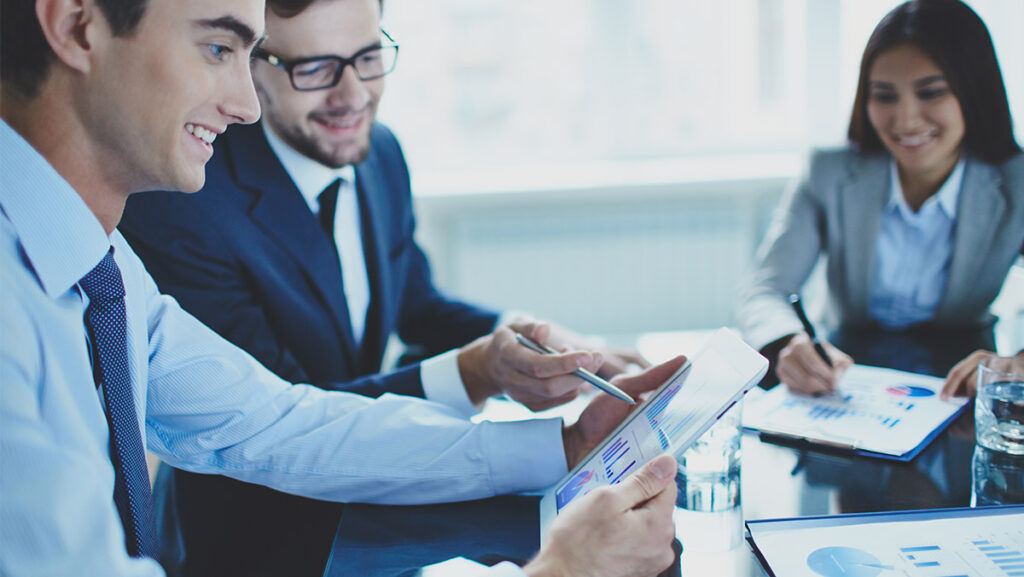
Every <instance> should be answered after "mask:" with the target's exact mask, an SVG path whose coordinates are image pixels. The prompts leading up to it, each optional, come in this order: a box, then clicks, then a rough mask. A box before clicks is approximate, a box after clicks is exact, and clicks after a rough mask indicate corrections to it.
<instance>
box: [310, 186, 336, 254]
mask: <svg viewBox="0 0 1024 577" xmlns="http://www.w3.org/2000/svg"><path fill="white" fill-rule="evenodd" d="M340 188H341V179H340V178H336V179H334V182H332V183H330V184H328V185H327V188H325V189H324V191H323V192H321V193H320V196H318V197H316V199H317V201H318V202H319V203H320V226H321V227H323V229H324V232H326V233H327V238H328V239H330V241H331V246H334V247H335V250H337V246H335V244H334V213H335V211H336V209H337V207H338V190H339V189H340Z"/></svg>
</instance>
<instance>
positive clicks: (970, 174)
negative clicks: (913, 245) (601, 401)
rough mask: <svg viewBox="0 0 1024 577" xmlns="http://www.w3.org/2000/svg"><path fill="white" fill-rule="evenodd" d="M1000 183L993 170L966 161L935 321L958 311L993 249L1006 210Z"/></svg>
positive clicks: (975, 162) (976, 162)
mask: <svg viewBox="0 0 1024 577" xmlns="http://www.w3.org/2000/svg"><path fill="white" fill-rule="evenodd" d="M1000 181H1001V178H1000V176H999V172H998V171H997V170H996V169H995V167H992V166H990V165H988V164H985V163H983V162H979V161H978V160H976V159H972V158H968V160H967V166H966V167H965V170H964V180H963V184H962V185H961V187H960V199H959V200H958V201H957V209H956V210H957V212H956V225H955V226H954V229H953V254H952V256H951V257H950V263H949V281H948V283H947V284H946V290H945V291H944V292H943V294H942V299H941V300H940V301H939V306H938V308H937V309H936V311H935V316H936V318H942V317H943V316H944V315H945V313H946V312H947V311H950V310H955V309H957V308H958V307H960V306H961V303H963V302H965V301H967V300H969V299H968V295H969V294H970V293H971V291H972V290H974V283H975V281H976V279H977V278H978V276H979V275H980V271H979V267H981V266H983V265H984V264H985V258H984V255H987V254H988V253H989V251H990V250H991V248H992V239H994V238H996V233H997V232H999V231H998V229H999V223H1000V219H1001V218H1002V216H1003V215H1004V214H1005V210H1006V199H1004V198H1003V196H1002V195H1001V194H1000V188H999V184H1000Z"/></svg>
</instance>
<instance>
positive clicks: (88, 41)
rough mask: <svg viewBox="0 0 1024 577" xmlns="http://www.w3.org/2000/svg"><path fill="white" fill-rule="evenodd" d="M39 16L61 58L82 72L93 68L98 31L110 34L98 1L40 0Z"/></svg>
mask: <svg viewBox="0 0 1024 577" xmlns="http://www.w3.org/2000/svg"><path fill="white" fill-rule="evenodd" d="M36 18H38V19H39V26H40V28H42V31H43V36H45V37H46V41H47V43H49V45H50V49H51V50H53V52H54V54H55V55H56V56H57V59H58V60H60V61H61V62H63V63H64V64H65V65H67V66H68V67H70V68H72V69H75V70H78V71H80V72H87V71H88V70H89V68H90V65H91V64H90V61H91V56H92V54H93V53H94V52H95V48H96V46H95V41H96V39H97V36H98V34H108V35H109V34H110V27H109V26H108V25H107V21H106V18H104V17H103V16H102V14H101V13H100V12H99V7H98V6H96V3H95V1H94V0H36Z"/></svg>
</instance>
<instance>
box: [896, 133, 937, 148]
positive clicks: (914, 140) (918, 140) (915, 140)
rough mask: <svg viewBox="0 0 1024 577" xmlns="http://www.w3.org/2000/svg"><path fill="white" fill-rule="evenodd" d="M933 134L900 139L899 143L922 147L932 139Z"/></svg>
mask: <svg viewBox="0 0 1024 577" xmlns="http://www.w3.org/2000/svg"><path fill="white" fill-rule="evenodd" d="M931 137H932V135H931V134H921V135H917V136H904V137H902V138H899V139H898V140H899V143H900V144H902V145H904V146H920V145H922V144H924V143H925V142H928V141H929V140H930V139H931Z"/></svg>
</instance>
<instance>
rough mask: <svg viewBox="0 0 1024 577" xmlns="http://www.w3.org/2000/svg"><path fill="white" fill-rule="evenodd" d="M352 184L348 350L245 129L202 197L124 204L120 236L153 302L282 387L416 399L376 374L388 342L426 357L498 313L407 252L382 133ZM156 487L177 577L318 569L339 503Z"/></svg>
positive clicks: (336, 305) (293, 211)
mask: <svg viewBox="0 0 1024 577" xmlns="http://www.w3.org/2000/svg"><path fill="white" fill-rule="evenodd" d="M355 171H356V185H357V189H358V194H359V202H360V210H361V213H362V214H361V218H362V223H363V231H364V232H363V243H364V251H365V257H366V263H367V273H368V275H369V280H370V292H371V299H370V308H369V312H368V316H367V324H366V332H365V335H364V337H363V346H362V347H361V350H357V349H356V348H355V346H354V344H353V337H352V332H351V325H350V321H349V318H348V307H347V305H346V303H345V295H344V292H343V289H342V277H341V268H340V264H339V261H338V258H337V254H336V252H335V250H334V247H333V245H332V244H331V242H330V240H329V239H328V237H327V235H326V234H325V233H324V231H323V229H322V228H321V227H320V225H319V222H318V220H317V218H316V217H315V216H314V215H313V213H312V212H311V211H310V210H309V207H308V205H307V204H306V202H305V200H304V199H303V198H302V195H301V194H300V193H299V191H298V189H297V188H296V187H295V185H294V183H293V182H292V180H291V178H290V177H289V176H288V174H287V173H286V172H285V170H284V168H283V167H282V166H281V164H280V162H279V161H278V159H277V157H276V156H275V155H274V154H273V152H272V150H271V149H270V147H269V145H268V144H267V141H266V138H265V137H264V135H263V132H262V129H261V128H260V126H259V125H252V126H237V127H233V128H232V129H230V130H228V131H227V132H226V133H225V134H223V135H221V136H220V137H219V138H218V139H217V141H216V144H215V152H214V155H213V158H212V159H211V161H210V163H209V164H208V166H207V179H206V186H205V187H204V188H203V190H201V191H200V192H198V193H196V194H192V195H186V194H180V193H172V192H151V193H145V194H140V195H135V196H134V197H132V198H131V199H130V200H129V201H128V205H127V207H126V210H125V215H124V219H123V220H122V222H121V225H120V228H121V232H122V233H123V234H124V235H125V237H126V238H127V239H128V240H129V242H130V243H131V245H132V247H133V248H134V249H135V251H136V252H137V253H138V254H139V256H140V257H142V260H143V262H144V263H145V265H146V267H147V269H148V270H149V272H150V274H152V276H153V278H154V279H155V280H156V282H157V284H158V285H159V287H160V289H161V290H162V291H163V292H165V293H168V294H171V295H172V296H174V297H175V298H177V299H178V301H179V302H180V303H181V305H182V306H183V307H184V308H185V309H186V310H188V311H189V312H191V313H192V314H193V315H195V316H196V317H198V318H199V319H200V320H201V321H203V322H204V323H206V324H207V325H209V326H210V327H211V328H213V329H214V330H216V331H217V332H218V333H220V334H221V335H223V336H224V337H225V338H227V339H228V340H230V341H231V342H233V343H235V344H236V345H238V346H240V347H241V348H243V349H245V350H247V351H248V352H249V353H250V354H252V355H253V356H254V357H256V358H257V359H258V360H259V361H260V362H262V363H263V364H264V365H266V366H267V367H268V368H270V369H271V370H273V371H274V372H276V373H277V374H278V375H280V376H281V377H283V378H284V379H286V380H290V381H292V382H309V383H312V384H315V385H317V386H319V387H322V388H327V389H338V390H348V391H352V392H357V393H360V394H366V395H370V396H379V395H381V394H383V393H385V392H393V393H397V394H406V395H415V396H423V387H422V384H421V383H420V379H419V366H418V365H413V366H410V367H406V368H404V369H401V370H398V371H396V372H394V373H391V374H386V375H375V374H374V373H376V372H377V371H379V370H380V363H381V358H382V355H383V351H384V346H385V343H386V342H387V339H388V337H389V335H391V334H392V333H394V332H397V333H398V335H399V336H400V337H401V338H402V340H403V341H404V342H406V343H408V344H411V345H415V346H418V347H420V348H421V349H422V350H423V351H424V353H425V354H427V355H432V354H436V353H440V352H443V351H446V350H449V349H452V348H455V347H458V346H461V345H463V344H465V343H467V342H469V341H470V340H472V339H474V338H476V337H478V336H480V335H483V334H486V333H488V332H490V331H491V330H492V329H493V327H494V324H495V322H496V320H497V314H496V313H494V312H492V311H487V310H484V309H481V308H477V307H474V306H470V305H467V304H464V303H461V302H457V301H453V300H450V299H449V298H447V297H446V296H445V295H443V294H441V293H440V292H439V291H438V290H436V289H435V288H434V286H433V283H432V281H431V277H430V270H429V266H428V264H427V260H426V257H425V256H424V254H423V252H422V251H421V250H420V248H419V247H418V246H417V245H416V243H415V241H414V240H413V232H414V227H415V219H414V217H413V211H412V201H411V196H410V189H409V174H408V170H407V167H406V164H405V159H404V157H403V156H402V152H401V149H400V147H399V145H398V142H397V141H396V140H395V138H394V136H393V135H392V134H391V132H390V131H389V130H388V129H387V128H385V127H383V126H380V125H378V126H376V127H375V128H374V130H373V134H372V140H371V151H370V155H369V157H368V158H367V159H366V161H364V162H363V163H361V164H359V165H358V166H356V167H355ZM169 476H170V473H168V472H166V471H164V472H162V473H161V475H160V477H161V479H160V481H159V483H158V488H159V492H158V494H157V496H156V498H157V500H158V503H157V505H158V510H163V511H165V515H164V516H163V518H162V519H161V524H162V532H163V535H162V537H163V540H164V549H165V553H166V554H168V555H171V554H172V553H173V555H171V556H172V557H181V556H182V555H181V553H182V551H181V550H180V547H179V543H177V542H176V541H177V539H176V538H181V540H182V541H183V545H184V569H185V574H189V575H206V574H218V575H231V574H238V575H242V574H244V575H277V574H283V573H285V572H287V573H288V574H290V575H303V574H306V573H307V572H308V573H309V574H317V575H318V574H319V573H318V571H322V569H323V566H324V563H325V562H326V559H327V553H328V551H329V547H330V543H331V539H332V537H333V533H334V527H335V526H336V525H337V521H338V517H339V515H340V506H338V505H335V504H327V503H322V502H319V501H312V500H309V499H303V498H299V497H294V496H290V495H285V494H283V493H278V492H275V491H272V490H270V489H266V488H263V487H257V486H255V485H248V484H245V483H242V482H239V481H234V480H232V479H228V478H226V477H215V476H209V475H196V474H191V473H185V472H182V471H175V472H174V473H173V478H168V477H169ZM175 551H176V552H175ZM165 561H166V562H167V564H168V566H169V568H172V569H173V566H174V564H175V560H174V559H171V558H167V559H165Z"/></svg>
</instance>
